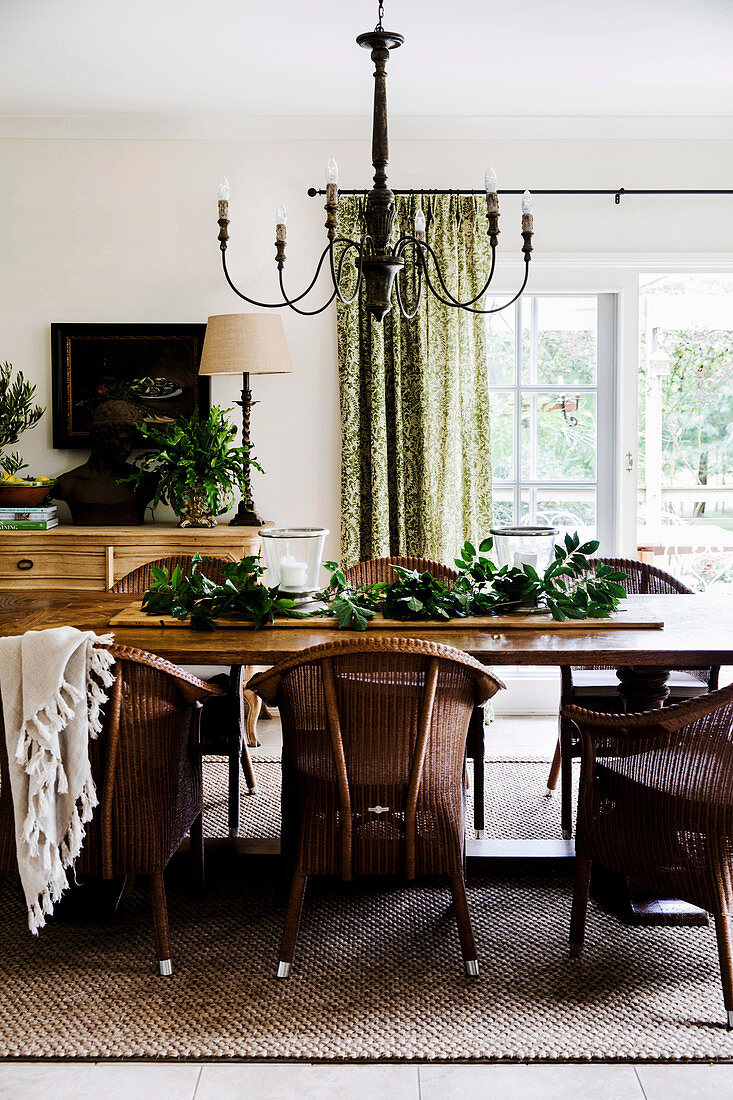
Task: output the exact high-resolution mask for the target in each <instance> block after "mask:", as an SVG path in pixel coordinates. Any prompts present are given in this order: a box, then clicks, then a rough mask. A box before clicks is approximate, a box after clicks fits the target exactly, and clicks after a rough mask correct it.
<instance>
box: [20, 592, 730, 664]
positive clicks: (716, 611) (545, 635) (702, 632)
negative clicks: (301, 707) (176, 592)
mask: <svg viewBox="0 0 733 1100" xmlns="http://www.w3.org/2000/svg"><path fill="white" fill-rule="evenodd" d="M131 602H132V597H131V596H130V595H129V594H128V595H116V594H113V593H111V592H104V593H97V592H80V591H66V592H64V591H59V590H50V589H49V590H42V589H39V590H34V591H32V592H31V591H29V592H27V593H23V592H19V591H16V590H5V591H0V637H7V636H9V635H13V634H22V633H23V632H24V631H26V630H41V629H43V628H45V627H51V626H62V625H71V626H77V627H80V628H81V629H83V630H90V629H91V630H94V631H96V632H97V633H98V634H105V633H108V632H109V630H110V627H109V625H108V624H109V620H110V618H111V617H112V615H114V614H115V613H116V612H118V611H121V610H122V609H123V608H124V607H127V606H128V605H129V604H130V603H131ZM629 606H630V608H633V607H638V608H639V609H642V608H644V609H646V610H647V611H651V612H652V613H653V614H656V615H659V616H660V617H661V618H662V619H663V620H664V627H663V629H661V630H647V629H640V630H633V629H632V630H612V629H603V628H599V627H593V628H589V629H588V630H568V631H565V632H559V631H558V632H556V633H551V632H548V631H543V630H542V629H539V630H536V631H534V630H514V631H512V630H506V629H503V630H501V631H496V630H492V629H491V626H490V625H489V626H487V627H486V628H484V629H480V630H479V629H473V630H464V629H451V630H436V629H434V628H431V629H427V630H425V629H423V630H421V628H420V624H419V623H406V624H405V625H404V627H403V628H402V631H403V633H404V636H405V637H410V638H427V639H429V640H430V641H432V642H440V643H443V644H444V645H452V646H455V647H456V648H457V649H461V650H464V652H466V653H470V654H471V655H472V656H474V657H477V658H478V659H479V660H480V661H483V662H484V663H485V664H489V665H522V664H526V665H577V666H583V665H585V666H593V665H604V664H608V665H611V666H614V667H619V666H621V665H634V666H649V667H657V668H705V667H708V666H710V665H718V664H733V597H730V598H726V597H720V596H704V595H695V596H686V595H673V596H630V597H629ZM367 633H368V636H369V637H390V638H394V637H395V633H396V631H395V630H393V629H391V630H389V631H379V630H376V629H370V630H369V631H368V632H367ZM114 634H115V639H116V641H118V642H119V643H121V644H123V645H130V646H136V647H138V648H139V649H147V650H149V651H151V652H152V653H157V654H158V655H159V656H161V657H166V658H168V660H171V661H175V662H177V663H179V664H189V665H190V664H217V665H221V664H246V665H271V664H276V663H277V662H278V661H279V660H281V659H282V658H284V657H288V656H291V655H292V654H294V653H298V652H300V651H301V650H303V649H306V648H307V647H308V646H312V645H319V644H321V643H322V642H330V641H333V640H334V638H336V637H339V638H349V637H352V638H353V637H360V636H361V635H358V634H355V633H353V632H351V631H340V632H336V631H335V630H324V629H318V630H315V629H314V630H306V629H302V630H288V629H278V628H277V627H267V628H265V629H263V630H253V629H252V628H251V627H249V626H243V627H242V629H241V630H232V629H228V630H217V631H214V632H212V633H209V632H200V631H194V630H190V629H188V628H183V629H182V628H180V627H174V628H170V629H163V628H161V627H157V626H156V627H153V626H151V627H144V626H141V627H125V628H118V629H115V631H114Z"/></svg>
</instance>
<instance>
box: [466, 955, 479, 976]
mask: <svg viewBox="0 0 733 1100" xmlns="http://www.w3.org/2000/svg"><path fill="white" fill-rule="evenodd" d="M466 974H467V975H468V977H469V978H478V976H479V965H478V959H466Z"/></svg>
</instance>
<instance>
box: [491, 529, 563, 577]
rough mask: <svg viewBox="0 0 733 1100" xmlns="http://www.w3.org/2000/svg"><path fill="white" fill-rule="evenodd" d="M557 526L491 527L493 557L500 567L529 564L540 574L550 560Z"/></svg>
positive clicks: (520, 566) (517, 566) (516, 566)
mask: <svg viewBox="0 0 733 1100" xmlns="http://www.w3.org/2000/svg"><path fill="white" fill-rule="evenodd" d="M557 533H558V529H557V527H492V528H491V534H492V536H493V539H494V557H495V558H496V564H497V565H498V566H499V568H501V567H502V566H503V565H508V566H509V568H510V569H513V568H519V569H521V568H522V566H523V565H531V566H532V567H533V568H534V569H536V570H537V572H538V573H539V574H540V576H542V574H543V573H544V572H545V570H546V569H547V567H548V565H549V564H550V562H551V561H552V558H553V551H554V549H555V536H556V535H557Z"/></svg>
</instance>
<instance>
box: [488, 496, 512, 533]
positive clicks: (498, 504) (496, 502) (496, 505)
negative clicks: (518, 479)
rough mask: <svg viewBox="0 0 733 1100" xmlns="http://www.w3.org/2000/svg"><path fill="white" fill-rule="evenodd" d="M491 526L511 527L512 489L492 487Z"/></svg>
mask: <svg viewBox="0 0 733 1100" xmlns="http://www.w3.org/2000/svg"><path fill="white" fill-rule="evenodd" d="M492 513H493V517H494V519H493V526H494V527H512V526H513V524H514V492H513V490H512V489H494V493H493V500H492Z"/></svg>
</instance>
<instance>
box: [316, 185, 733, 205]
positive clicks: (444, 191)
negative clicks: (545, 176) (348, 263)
mask: <svg viewBox="0 0 733 1100" xmlns="http://www.w3.org/2000/svg"><path fill="white" fill-rule="evenodd" d="M392 193H393V194H394V195H485V194H486V190H485V189H484V188H477V189H474V190H471V189H470V188H460V187H447V188H441V187H436V188H430V187H426V188H424V189H420V188H414V187H410V188H409V189H407V190H400V189H399V188H396V187H393V188H392ZM308 194H309V195H310V197H311V198H312V199H313V198H315V197H316V195H325V194H326V191H325V189H324V188H317V187H309V188H308ZM368 194H369V191H368V189H367V188H364V189H363V190H353V191H347V190H341V188H339V195H368ZM498 194H500V195H523V194H524V191H504V190H501V191H499V192H498ZM532 194H533V195H613V196H614V201H615V202H616V205H618V204H619V203H620V202H621V196H622V195H733V190H715V191H709V190H706V191H701V190H657V189H649V190H645V189H639V188H628V187H614V188H610V189H606V190H587V191H586V190H573V191H558V190H550V191H547V190H545V191H541V190H537V191H532Z"/></svg>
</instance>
